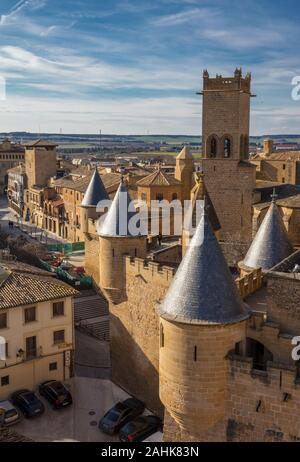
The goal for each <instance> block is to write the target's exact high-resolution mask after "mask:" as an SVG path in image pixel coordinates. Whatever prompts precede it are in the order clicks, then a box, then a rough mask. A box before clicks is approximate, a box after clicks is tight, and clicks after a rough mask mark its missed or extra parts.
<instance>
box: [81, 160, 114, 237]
mask: <svg viewBox="0 0 300 462" xmlns="http://www.w3.org/2000/svg"><path fill="white" fill-rule="evenodd" d="M104 200H109V197H108V194H107V191H106V189H105V187H104V184H103V182H102V180H101V177H100V175H99V172H98V169H97V168H96V169H95V171H94V173H93V176H92V178H91V181H90V183H89V185H88V188H87V190H86V192H85V195H84V198H83V201H82V203H81V226H82V230H83V232H84V233H88V230H89V220H96V219H97V218H99V215H100V214H99V213H98V212H97V205H98V203H99V202H100V201H104Z"/></svg>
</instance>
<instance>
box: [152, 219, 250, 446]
mask: <svg viewBox="0 0 300 462" xmlns="http://www.w3.org/2000/svg"><path fill="white" fill-rule="evenodd" d="M207 215H208V214H207V211H204V213H203V215H202V217H201V220H200V222H199V224H198V227H197V230H196V233H195V235H194V237H193V239H192V241H191V243H190V246H189V247H188V249H187V253H186V255H185V257H184V258H183V260H182V262H181V264H180V266H179V268H178V270H177V273H176V274H175V277H174V279H173V281H172V283H171V285H170V288H169V290H168V292H167V295H166V297H165V300H164V301H163V303H162V305H161V309H160V346H161V347H160V350H159V381H160V382H159V395H160V399H161V401H162V403H163V404H164V406H165V408H166V410H167V412H168V415H169V416H170V418H171V419H173V420H174V421H175V422H176V424H177V425H179V427H180V430H181V432H180V433H181V440H180V441H187V439H188V438H193V441H205V435H206V434H207V431H208V430H209V429H210V428H213V427H214V425H216V424H217V423H218V422H221V421H222V419H224V416H225V409H226V406H225V403H226V391H227V387H228V383H227V380H228V361H227V359H226V358H227V355H228V353H229V352H231V351H234V350H235V348H236V346H237V345H239V346H240V345H242V344H244V343H245V341H246V323H247V318H248V313H247V310H246V306H245V304H244V303H243V301H242V299H241V297H240V295H239V293H238V291H237V289H236V286H235V283H234V280H233V277H232V275H231V273H230V271H229V269H228V266H227V263H226V261H225V258H224V256H223V254H222V251H221V248H220V247H219V244H218V241H217V239H216V237H215V236H214V233H213V230H212V228H211V225H210V223H209V220H208V216H207ZM170 426H171V424H170ZM172 428H173V427H172Z"/></svg>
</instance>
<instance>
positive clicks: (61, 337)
mask: <svg viewBox="0 0 300 462" xmlns="http://www.w3.org/2000/svg"><path fill="white" fill-rule="evenodd" d="M64 341H65V331H64V330H57V331H55V332H53V343H54V345H58V344H60V343H64Z"/></svg>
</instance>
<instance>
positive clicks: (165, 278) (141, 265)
mask: <svg viewBox="0 0 300 462" xmlns="http://www.w3.org/2000/svg"><path fill="white" fill-rule="evenodd" d="M125 261H126V272H127V271H130V272H131V273H132V272H133V273H136V276H141V277H143V278H144V279H146V280H147V281H153V280H157V279H158V278H159V279H160V280H161V281H162V283H163V284H168V285H169V284H170V283H171V280H172V279H173V277H174V275H175V272H176V269H175V268H172V267H171V266H165V265H161V264H159V263H157V262H154V261H150V260H144V259H142V258H137V257H135V258H132V257H130V256H128V255H127V256H126V257H125Z"/></svg>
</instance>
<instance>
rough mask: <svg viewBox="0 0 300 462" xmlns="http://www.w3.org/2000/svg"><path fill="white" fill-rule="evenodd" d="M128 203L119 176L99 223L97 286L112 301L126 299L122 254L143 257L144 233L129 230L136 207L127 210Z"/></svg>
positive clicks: (145, 248) (127, 197)
mask: <svg viewBox="0 0 300 462" xmlns="http://www.w3.org/2000/svg"><path fill="white" fill-rule="evenodd" d="M130 203H131V198H130V195H129V193H128V191H127V188H126V186H125V184H124V183H123V180H122V182H121V184H120V186H119V188H118V191H117V192H116V195H115V197H114V200H113V202H112V204H111V207H110V209H109V211H108V213H107V215H106V217H105V219H104V220H103V221H102V223H101V222H100V223H99V226H98V234H99V246H100V287H101V289H102V290H103V292H104V293H105V295H106V297H107V298H108V300H109V301H110V302H111V303H113V304H115V305H117V304H119V303H121V302H123V301H124V300H126V299H127V295H126V292H125V278H126V274H125V273H126V272H125V265H124V256H125V255H129V256H131V257H135V258H146V251H147V238H146V236H143V235H138V236H135V235H132V234H131V232H130V226H129V222H130V220H131V218H133V217H134V215H135V214H136V212H135V211H132V212H130V211H129V212H128V213H127V211H128V208H129V207H128V206H129V204H130ZM126 209H127V210H126Z"/></svg>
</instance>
